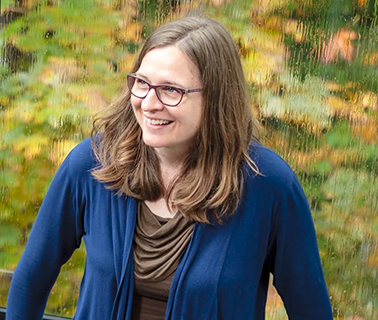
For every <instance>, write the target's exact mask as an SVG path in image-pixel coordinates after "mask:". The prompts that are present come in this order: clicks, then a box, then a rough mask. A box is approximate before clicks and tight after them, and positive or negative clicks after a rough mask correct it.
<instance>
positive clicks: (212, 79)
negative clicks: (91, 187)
mask: <svg viewBox="0 0 378 320" xmlns="http://www.w3.org/2000/svg"><path fill="white" fill-rule="evenodd" d="M169 45H174V46H176V47H177V48H179V49H180V50H182V51H183V52H184V53H185V54H186V55H187V56H188V57H189V59H191V60H192V61H193V63H194V64H195V65H196V66H197V67H198V69H199V71H200V73H201V80H202V84H203V101H204V111H203V118H202V123H201V128H200V131H199V133H198V139H197V145H196V146H195V148H193V152H192V153H191V154H190V155H189V156H188V157H187V158H186V159H185V160H184V164H183V166H182V168H181V171H180V173H179V174H178V175H177V176H176V177H175V178H174V181H173V182H172V183H171V185H170V186H169V188H168V190H164V187H163V184H162V179H161V175H160V167H159V161H158V158H157V155H156V154H155V151H154V149H153V148H151V147H149V146H147V145H145V144H144V142H143V140H142V133H141V129H140V127H139V125H138V123H137V120H136V118H135V116H134V113H133V109H132V107H131V103H130V92H129V91H128V89H127V87H125V89H124V91H123V92H122V94H121V95H120V96H119V97H118V99H116V100H115V101H114V102H113V103H112V104H111V106H110V108H109V110H108V113H107V114H106V115H104V116H101V117H98V118H97V119H95V121H94V126H93V131H92V145H93V148H94V152H95V155H96V157H97V159H98V160H99V162H100V167H98V168H96V170H94V171H93V173H92V174H93V176H94V177H95V178H96V179H98V180H99V181H101V182H104V183H105V184H106V185H107V187H108V188H110V189H115V190H117V191H118V193H120V194H126V195H128V196H132V197H135V198H136V199H139V200H151V201H154V200H158V199H159V198H161V197H162V196H163V197H165V199H166V201H167V204H168V205H169V206H170V207H174V208H176V209H177V210H178V211H179V212H181V213H182V214H183V215H184V216H185V217H186V218H188V219H191V220H193V221H199V222H209V218H210V219H215V220H216V221H218V222H220V221H222V218H223V217H224V216H230V215H232V214H233V213H234V212H235V210H236V208H237V206H238V204H239V201H240V197H241V192H242V188H243V168H242V167H243V164H247V165H248V166H249V167H250V168H251V169H252V171H253V172H254V173H258V168H257V167H256V165H255V164H254V162H253V161H252V160H251V158H250V157H249V155H248V148H249V146H250V144H251V142H252V141H254V140H255V141H257V140H258V125H257V122H256V120H255V119H254V117H253V116H252V112H251V108H250V105H249V99H248V93H247V84H246V81H245V78H244V73H243V69H242V65H241V62H240V57H239V52H238V49H237V47H236V45H235V43H234V41H233V39H232V37H231V35H230V33H229V32H228V31H227V30H226V28H225V27H224V26H223V25H222V24H220V23H219V22H216V21H214V20H211V19H207V18H195V17H187V18H182V19H179V20H175V21H172V22H170V23H167V24H165V25H163V26H161V27H160V28H158V29H157V30H156V31H155V32H153V33H152V35H151V36H149V37H148V38H147V40H146V42H145V43H144V45H143V47H142V48H141V51H140V52H139V55H138V57H137V59H136V62H135V64H134V67H133V69H132V70H131V72H136V71H137V70H138V69H139V67H140V65H141V62H142V60H143V58H144V56H145V55H146V54H147V52H149V51H150V50H152V49H154V48H158V47H165V46H169Z"/></svg>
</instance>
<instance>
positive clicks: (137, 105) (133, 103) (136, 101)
mask: <svg viewBox="0 0 378 320" xmlns="http://www.w3.org/2000/svg"><path fill="white" fill-rule="evenodd" d="M130 102H131V106H132V107H133V110H134V112H135V110H136V109H138V108H140V99H137V98H135V97H134V96H131V98H130Z"/></svg>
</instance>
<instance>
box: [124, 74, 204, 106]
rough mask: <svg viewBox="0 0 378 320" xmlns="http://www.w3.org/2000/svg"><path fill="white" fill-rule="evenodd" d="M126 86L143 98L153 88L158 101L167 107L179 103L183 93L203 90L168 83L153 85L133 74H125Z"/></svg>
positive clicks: (133, 93)
mask: <svg viewBox="0 0 378 320" xmlns="http://www.w3.org/2000/svg"><path fill="white" fill-rule="evenodd" d="M127 86H128V88H129V90H130V92H131V94H132V95H133V96H135V97H137V98H139V99H144V98H145V97H147V95H148V93H149V92H150V90H151V89H155V92H156V96H157V97H158V99H159V101H160V102H161V103H162V104H164V105H166V106H169V107H176V106H177V105H179V104H180V102H181V100H182V97H183V96H184V94H186V93H192V92H200V91H202V90H203V89H202V88H196V89H183V88H179V87H176V86H171V85H168V84H159V85H153V84H151V83H149V82H148V81H146V80H144V79H142V78H139V77H138V76H136V75H135V74H129V75H127Z"/></svg>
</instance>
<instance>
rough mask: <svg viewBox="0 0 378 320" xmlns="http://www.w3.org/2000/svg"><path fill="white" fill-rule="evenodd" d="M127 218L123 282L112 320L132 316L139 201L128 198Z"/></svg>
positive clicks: (119, 287) (121, 282) (117, 295)
mask: <svg viewBox="0 0 378 320" xmlns="http://www.w3.org/2000/svg"><path fill="white" fill-rule="evenodd" d="M125 203H126V208H125V210H124V214H126V215H127V217H126V225H125V242H124V248H123V261H122V272H121V281H120V283H119V284H118V289H117V294H116V297H115V299H114V303H113V311H112V317H111V319H112V320H125V319H129V318H130V316H131V308H132V298H133V290H134V265H133V256H132V254H131V253H132V243H133V236H134V229H135V221H136V215H137V207H138V206H137V200H135V199H133V198H131V197H127V198H126V200H125Z"/></svg>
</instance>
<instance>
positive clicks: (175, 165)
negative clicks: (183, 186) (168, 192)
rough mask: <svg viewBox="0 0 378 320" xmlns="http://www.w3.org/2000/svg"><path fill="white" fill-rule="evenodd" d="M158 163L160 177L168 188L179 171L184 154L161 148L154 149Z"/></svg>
mask: <svg viewBox="0 0 378 320" xmlns="http://www.w3.org/2000/svg"><path fill="white" fill-rule="evenodd" d="M155 151H156V154H157V157H158V159H159V164H160V172H161V177H162V179H163V183H164V187H165V188H168V186H169V184H170V183H171V182H172V180H173V179H174V177H175V176H176V175H177V173H179V171H180V169H181V167H182V164H183V159H184V155H183V154H182V153H181V154H178V153H167V152H162V150H159V149H155Z"/></svg>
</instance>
